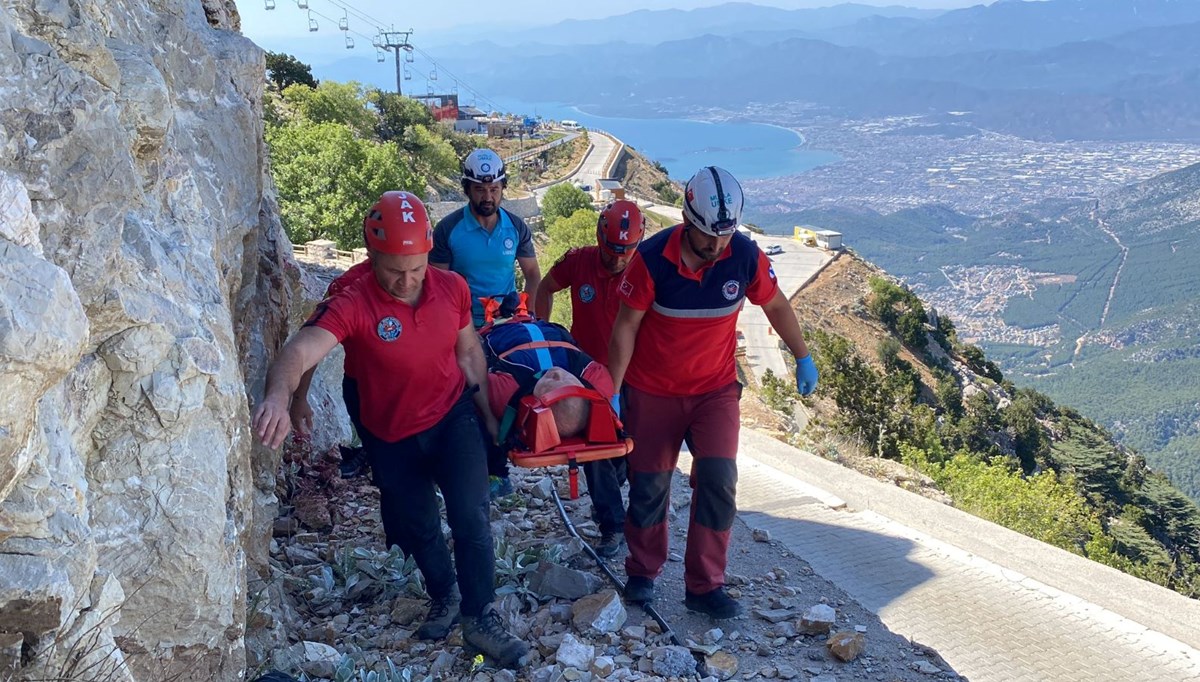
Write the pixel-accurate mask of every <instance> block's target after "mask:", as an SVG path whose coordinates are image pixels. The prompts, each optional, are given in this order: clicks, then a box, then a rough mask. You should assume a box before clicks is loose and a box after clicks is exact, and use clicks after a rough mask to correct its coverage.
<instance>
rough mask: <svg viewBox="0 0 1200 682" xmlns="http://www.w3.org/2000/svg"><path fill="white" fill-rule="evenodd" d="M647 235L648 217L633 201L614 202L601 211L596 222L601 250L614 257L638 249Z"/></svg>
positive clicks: (597, 238) (597, 237)
mask: <svg viewBox="0 0 1200 682" xmlns="http://www.w3.org/2000/svg"><path fill="white" fill-rule="evenodd" d="M645 234H646V217H645V216H643V215H642V209H640V208H638V205H637V204H635V203H633V202H632V201H628V200H625V199H622V200H620V201H614V202H612V203H611V204H609V205H608V206H605V207H604V210H602V211H600V219H599V220H597V221H596V240H597V241H598V242H599V244H600V248H602V249H604V250H605V251H607V252H609V253H610V254H612V255H614V256H624V255H625V254H627V253H629V252H631V251H633V250H634V249H636V248H637V245H638V244H639V243H641V241H642V237H643V236H645Z"/></svg>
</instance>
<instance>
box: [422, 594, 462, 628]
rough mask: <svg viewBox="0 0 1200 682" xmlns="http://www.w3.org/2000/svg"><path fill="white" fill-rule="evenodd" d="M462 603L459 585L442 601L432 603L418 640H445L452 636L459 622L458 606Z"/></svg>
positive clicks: (436, 600)
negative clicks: (452, 629) (447, 636)
mask: <svg viewBox="0 0 1200 682" xmlns="http://www.w3.org/2000/svg"><path fill="white" fill-rule="evenodd" d="M461 602H462V597H461V596H460V595H459V593H458V586H457V585H456V586H454V589H452V590H450V593H449V594H447V595H446V596H444V597H442V598H441V599H433V600H432V601H430V603H429V613H427V614H425V622H424V623H421V627H419V628H417V639H445V638H446V635H449V634H450V628H451V627H453V626H454V624H455V623H457V622H458V605H459V604H460V603H461Z"/></svg>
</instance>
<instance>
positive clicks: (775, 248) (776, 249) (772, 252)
mask: <svg viewBox="0 0 1200 682" xmlns="http://www.w3.org/2000/svg"><path fill="white" fill-rule="evenodd" d="M781 253H783V247H782V246H780V245H778V244H772V245H770V246H768V247H767V250H766V254H767V255H768V256H778V255H779V254H781Z"/></svg>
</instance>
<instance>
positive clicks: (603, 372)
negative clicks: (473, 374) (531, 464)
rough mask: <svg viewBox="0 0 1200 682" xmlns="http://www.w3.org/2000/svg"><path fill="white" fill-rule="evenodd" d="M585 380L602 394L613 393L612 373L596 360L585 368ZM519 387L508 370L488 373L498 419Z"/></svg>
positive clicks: (494, 409)
mask: <svg viewBox="0 0 1200 682" xmlns="http://www.w3.org/2000/svg"><path fill="white" fill-rule="evenodd" d="M583 380H584V381H586V382H588V383H589V384H591V385H592V388H594V389H596V392H598V393H599V394H600V395H602V396H605V397H608V396H610V395H612V394H613V380H612V375H611V374H609V373H608V368H607V367H605V366H604V365H601V364H600V363H598V362H596V361H595V360H593V361H591V362H589V363H588V366H587V367H584V368H583ZM518 388H520V384H518V383H517V380H516V379H515V378H513V375H511V374H509V373H508V372H498V371H497V372H489V373H488V404H489V405H491V406H492V414H494V415H496V418H497V419H500V418H502V417H503V416H504V409H505V408H506V407H508V403H509V401H510V400H512V397H513V394H514V393H516V392H517V389H518ZM522 397H524V396H522Z"/></svg>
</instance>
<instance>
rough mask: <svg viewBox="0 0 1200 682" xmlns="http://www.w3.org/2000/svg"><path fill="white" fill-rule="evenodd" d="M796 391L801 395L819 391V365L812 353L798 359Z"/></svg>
mask: <svg viewBox="0 0 1200 682" xmlns="http://www.w3.org/2000/svg"><path fill="white" fill-rule="evenodd" d="M796 390H797V391H800V395H808V394H810V393H812V392H813V391H815V390H817V365H816V363H814V362H813V359H812V353H809V354H808V355H805V356H804V357H802V358H796Z"/></svg>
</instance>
